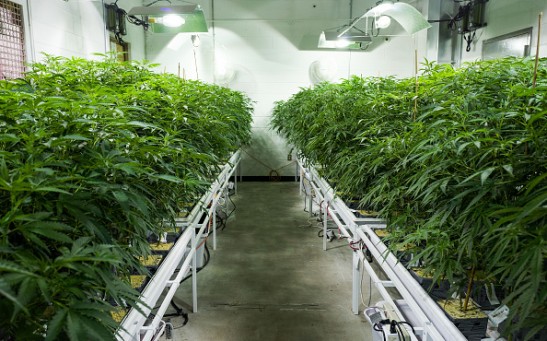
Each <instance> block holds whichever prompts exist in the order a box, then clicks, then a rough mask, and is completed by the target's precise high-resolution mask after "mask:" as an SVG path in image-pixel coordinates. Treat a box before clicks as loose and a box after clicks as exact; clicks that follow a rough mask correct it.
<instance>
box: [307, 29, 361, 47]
mask: <svg viewBox="0 0 547 341" xmlns="http://www.w3.org/2000/svg"><path fill="white" fill-rule="evenodd" d="M371 42H372V38H371V36H370V35H367V34H365V33H362V32H351V33H349V32H345V33H344V34H340V32H334V31H323V32H321V34H320V35H319V43H318V44H317V47H320V48H327V49H328V48H330V49H342V48H349V49H362V48H363V47H366V46H367V45H368V44H370V43H371Z"/></svg>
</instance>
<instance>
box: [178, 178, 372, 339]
mask: <svg viewBox="0 0 547 341" xmlns="http://www.w3.org/2000/svg"><path fill="white" fill-rule="evenodd" d="M238 185H239V188H238V194H237V195H234V196H233V200H234V202H235V204H236V205H237V209H236V211H235V212H234V213H233V214H232V217H231V218H230V219H229V221H228V225H227V227H226V229H225V230H223V231H221V232H220V233H218V234H217V238H218V239H217V242H218V248H217V250H216V251H212V250H211V261H210V263H209V265H208V266H207V267H206V268H204V269H203V271H201V272H200V273H199V274H198V312H197V313H195V314H194V313H191V314H190V316H189V318H190V320H189V322H188V324H187V325H186V326H184V327H182V328H180V329H176V330H175V331H174V332H173V340H192V341H208V340H215V341H224V340H227V341H255V340H267V341H269V340H279V341H293V340H294V341H301V340H304V341H306V340H314V341H320V340H336V341H337V340H368V339H370V335H371V334H370V327H369V325H368V323H367V322H366V320H365V318H364V317H363V315H362V314H360V315H358V316H356V315H354V314H353V313H352V312H351V256H352V255H351V250H350V249H349V247H348V246H347V242H346V241H345V240H343V241H334V242H332V243H329V245H328V246H329V251H327V252H324V251H322V247H321V246H322V239H321V238H319V237H318V236H317V232H318V229H317V227H316V226H317V224H316V222H315V221H313V224H311V223H310V220H309V218H310V217H309V213H307V212H304V204H303V197H301V196H300V195H299V193H298V184H297V183H294V182H280V183H275V182H272V183H270V182H244V183H239V184H238ZM208 245H209V248H210V249H212V241H211V240H209V242H208ZM365 277H366V275H365ZM365 280H366V281H367V282H368V277H366V278H365ZM366 284H368V283H366ZM363 287H364V289H365V290H368V288H367V287H368V285H364V286H363ZM366 292H368V291H366ZM365 299H367V297H365ZM175 301H176V302H177V303H182V302H186V304H185V306H188V304H190V303H191V281H190V280H188V281H186V282H185V283H183V284H182V286H181V288H180V289H179V291H178V293H177V296H176V298H175ZM172 323H173V325H174V327H175V328H176V327H178V326H180V325H181V318H176V319H173V321H172Z"/></svg>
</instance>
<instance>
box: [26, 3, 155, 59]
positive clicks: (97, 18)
mask: <svg viewBox="0 0 547 341" xmlns="http://www.w3.org/2000/svg"><path fill="white" fill-rule="evenodd" d="M110 2H113V1H107V2H106V3H110ZM24 3H26V4H27V6H28V11H27V19H30V20H28V23H29V26H30V32H28V33H30V34H28V35H27V36H28V38H29V39H30V43H31V46H32V53H31V54H30V59H31V60H30V61H40V60H42V59H43V53H47V54H52V55H58V56H66V57H72V56H75V57H83V58H97V57H96V56H94V54H95V53H105V52H108V51H109V50H110V42H109V40H110V38H109V33H108V32H107V31H106V29H105V24H104V20H103V15H104V14H103V11H104V6H103V4H104V1H102V0H68V1H62V0H28V1H25V2H24ZM141 3H142V1H140V0H120V1H119V2H118V6H119V7H121V8H123V9H126V10H129V8H130V7H132V6H133V5H138V4H141ZM29 17H30V18H29ZM127 26H128V35H127V37H124V39H125V40H126V41H128V42H130V47H131V51H130V55H131V57H132V59H143V58H144V32H143V30H142V28H138V27H135V26H133V25H131V24H129V23H128V25H127Z"/></svg>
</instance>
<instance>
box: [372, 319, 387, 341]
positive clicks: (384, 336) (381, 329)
mask: <svg viewBox="0 0 547 341" xmlns="http://www.w3.org/2000/svg"><path fill="white" fill-rule="evenodd" d="M376 328H378V329H376ZM372 329H374V330H375V331H377V332H382V337H383V340H384V341H387V340H386V333H385V332H384V328H382V326H379V325H378V323H375V324H374V326H372Z"/></svg>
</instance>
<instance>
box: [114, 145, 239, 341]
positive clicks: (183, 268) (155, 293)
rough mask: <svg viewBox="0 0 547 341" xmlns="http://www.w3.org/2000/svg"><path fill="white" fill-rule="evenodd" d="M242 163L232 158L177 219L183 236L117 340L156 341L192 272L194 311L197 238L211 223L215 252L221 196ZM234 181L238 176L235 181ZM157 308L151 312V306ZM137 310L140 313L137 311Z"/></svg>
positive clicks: (123, 324)
mask: <svg viewBox="0 0 547 341" xmlns="http://www.w3.org/2000/svg"><path fill="white" fill-rule="evenodd" d="M240 160H241V154H240V152H239V151H238V152H236V153H234V154H233V155H232V157H231V158H230V160H229V161H228V163H226V164H225V165H224V166H223V167H222V169H221V171H220V174H219V175H218V177H217V178H216V180H215V181H214V182H213V183H212V185H211V187H210V188H209V190H208V191H207V193H205V194H204V195H203V196H202V197H201V199H200V200H199V201H198V203H197V204H196V205H195V206H194V208H193V209H192V211H191V212H190V213H189V214H188V215H187V216H186V217H184V218H177V219H176V220H175V221H176V226H177V228H180V229H181V231H183V232H182V234H181V235H180V236H179V238H178V239H177V241H176V243H175V245H174V246H173V247H172V248H171V250H170V251H169V253H168V254H167V256H166V257H165V259H164V260H163V261H162V263H161V264H160V266H159V268H158V270H157V271H156V272H155V273H154V275H153V276H152V278H151V279H150V281H149V282H148V284H147V285H146V287H145V288H144V290H143V291H142V293H141V296H140V302H139V303H138V308H139V309H135V308H131V309H130V310H129V312H128V313H127V315H126V316H125V318H124V319H123V320H122V322H121V324H120V327H119V328H118V335H117V339H118V340H120V341H122V340H123V341H150V340H156V339H157V338H158V337H159V335H160V334H161V331H162V330H163V329H164V328H165V323H163V321H162V319H163V316H164V314H165V312H166V311H167V309H168V307H169V305H170V303H171V300H172V299H173V297H174V295H175V293H176V291H177V289H178V287H179V285H180V282H181V281H182V279H183V278H184V277H185V276H186V275H188V273H189V272H190V271H191V272H192V308H193V311H194V312H197V270H196V269H197V261H196V257H195V256H196V250H197V247H198V245H199V242H200V239H201V238H202V237H204V236H207V235H208V233H209V232H206V231H207V230H208V228H209V223H210V222H212V234H213V248H214V249H216V208H217V206H218V203H219V200H220V198H221V197H224V198H225V199H226V197H227V195H228V194H227V188H228V184H229V181H230V177H231V176H233V175H234V177H235V172H236V169H237V168H238V165H239V162H240ZM235 182H237V177H236V178H235ZM158 301H159V307H158V308H157V310H156V311H155V312H154V313H153V310H154V307H156V306H157V304H158ZM139 310H140V311H139Z"/></svg>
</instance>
